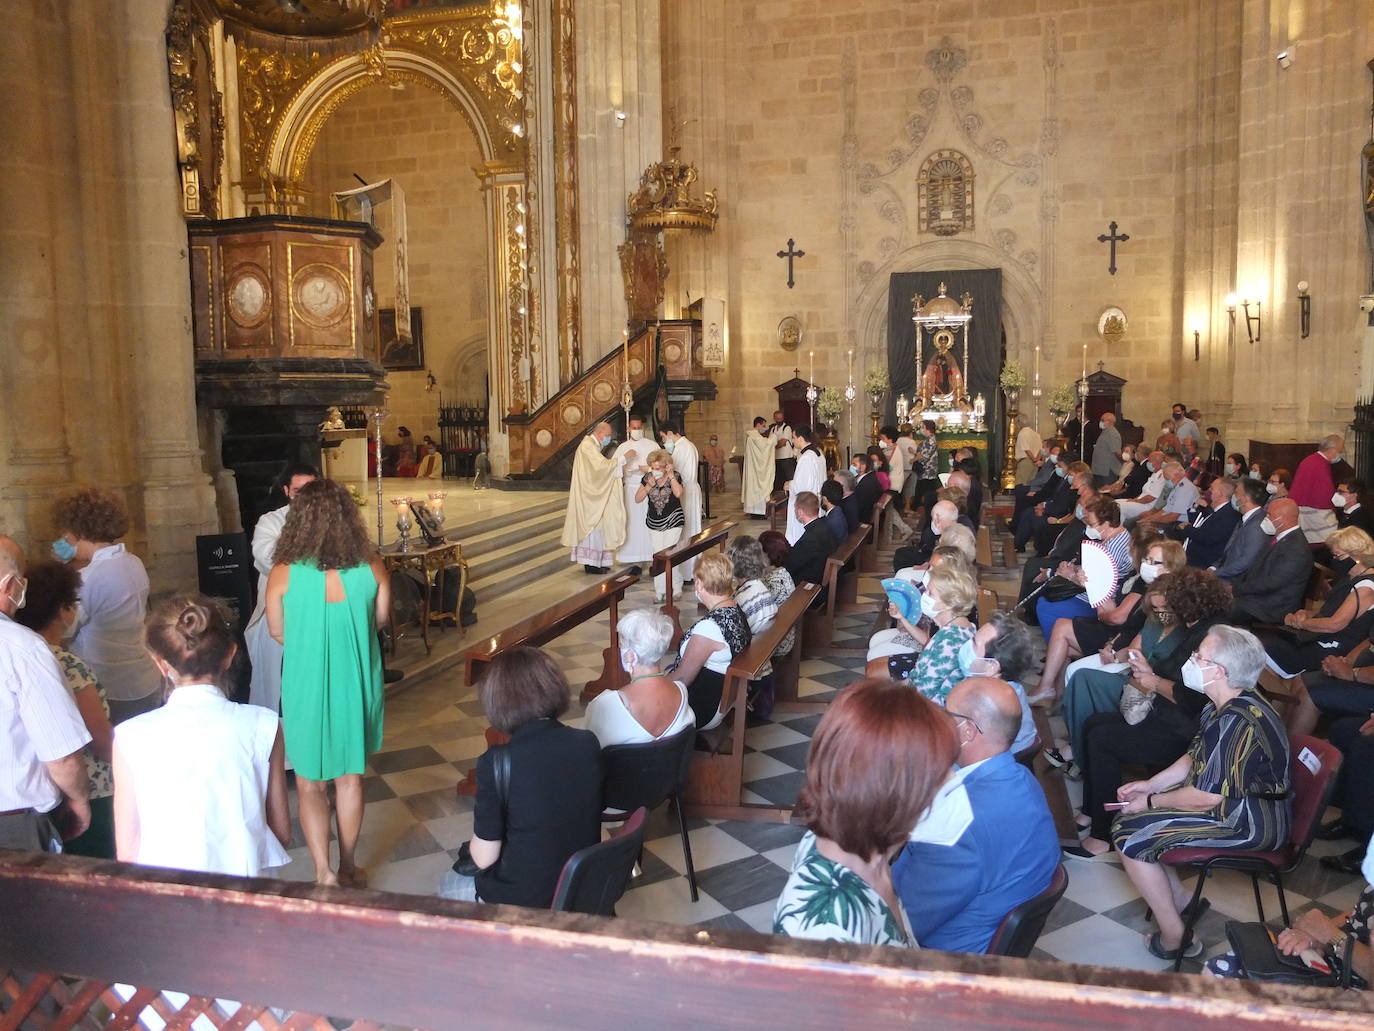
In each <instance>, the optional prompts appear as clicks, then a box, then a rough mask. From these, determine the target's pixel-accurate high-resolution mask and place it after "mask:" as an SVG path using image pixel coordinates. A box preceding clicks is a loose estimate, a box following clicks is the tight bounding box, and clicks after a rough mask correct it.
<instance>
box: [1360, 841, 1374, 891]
mask: <svg viewBox="0 0 1374 1031" xmlns="http://www.w3.org/2000/svg"><path fill="white" fill-rule="evenodd" d="M1371 844H1374V840H1371ZM1360 874H1361V876H1363V877H1364V882H1365V884H1374V848H1367V849H1365V853H1364V862H1363V863H1361V864H1360Z"/></svg>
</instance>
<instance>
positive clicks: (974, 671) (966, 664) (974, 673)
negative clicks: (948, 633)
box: [958, 637, 989, 677]
mask: <svg viewBox="0 0 1374 1031" xmlns="http://www.w3.org/2000/svg"><path fill="white" fill-rule="evenodd" d="M958 661H959V671H960V672H961V673H963V675H964V676H966V677H982V676H988V675H989V674H988V673H987V664H988V660H987V659H986V658H984V657H983V656H981V655H977V654H975V653H974V651H973V638H972V637H970V638H969V639H968V640H967V641H965V642H964V643H963V644H961V645H959V654H958ZM979 666H981V667H983V668H981V669H979V668H976V667H979Z"/></svg>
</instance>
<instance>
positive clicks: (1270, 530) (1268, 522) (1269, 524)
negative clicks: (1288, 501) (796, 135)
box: [1260, 516, 1278, 537]
mask: <svg viewBox="0 0 1374 1031" xmlns="http://www.w3.org/2000/svg"><path fill="white" fill-rule="evenodd" d="M1260 529H1261V530H1263V531H1264V532H1265V533H1267V534H1268V535H1269V536H1270V537H1272V536H1274V534H1276V533H1278V529H1277V528H1276V527H1275V526H1274V520H1272V519H1270V518H1269V517H1268V516H1265V517H1264V519H1263V520H1261V522H1260Z"/></svg>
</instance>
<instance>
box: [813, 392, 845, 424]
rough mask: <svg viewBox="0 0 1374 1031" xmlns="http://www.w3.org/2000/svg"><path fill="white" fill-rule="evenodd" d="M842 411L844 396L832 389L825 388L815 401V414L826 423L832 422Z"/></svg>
mask: <svg viewBox="0 0 1374 1031" xmlns="http://www.w3.org/2000/svg"><path fill="white" fill-rule="evenodd" d="M843 411H844V395H842V394H841V393H840V392H839V391H838V390H836V389H835V388H834V387H826V388H825V389H824V390H822V391H821V396H820V397H819V398H817V400H816V412H817V414H819V415H820V417H821V418H822V419H824V420H825V421H826V422H834V421H835V420H836V419H838V418H839V417H840V413H841V412H843Z"/></svg>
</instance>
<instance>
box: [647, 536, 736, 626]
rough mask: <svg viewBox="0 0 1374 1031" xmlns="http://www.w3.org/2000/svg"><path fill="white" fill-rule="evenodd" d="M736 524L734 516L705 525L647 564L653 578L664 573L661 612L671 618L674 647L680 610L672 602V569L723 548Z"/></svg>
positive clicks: (673, 593) (661, 552) (680, 624)
mask: <svg viewBox="0 0 1374 1031" xmlns="http://www.w3.org/2000/svg"><path fill="white" fill-rule="evenodd" d="M738 525H739V524H738V523H737V522H735V521H734V520H733V519H724V520H721V521H720V522H719V523H713V524H712V525H710V526H708V527H706V528H705V529H703V530H702V531H701V532H700V533H698V534H694V535H693V536H691V537H688V538H687V539H686V540H685V541H682V542H680V543H679V544H678V546H677V547H676V548H670V549H664V550H663V551H660V552H657V553H655V555H654V561H653V565H651V566H650V567H649V572H650V574H651V575H652V576H655V577H656V576H658V575H659V574H660V573H662V574H664V578H665V581H666V589H665V591H664V598H665V602H664V605H663V609H662V612H663V614H664V615H665V616H667V617H668V618H669V619H671V620H672V621H673V647H674V648H676V647H677V645H678V642H679V641H681V640H682V620H681V615H682V613H681V611H680V610H679V609H678V607H677V605H676V604H675V601H674V595H675V593H676V592H674V590H673V568H674V567H675V566H680V565H682V564H683V563H684V562H686V561H687V560H688V559H693V558H696V557H697V556H698V555H701V554H704V553H705V552H708V551H710V550H711V549H712V548H719V549H720V550H721V551H724V550H725V539H726V538H727V537H729V536H730V531H731V530H733V529H735V527H737V526H738Z"/></svg>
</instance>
